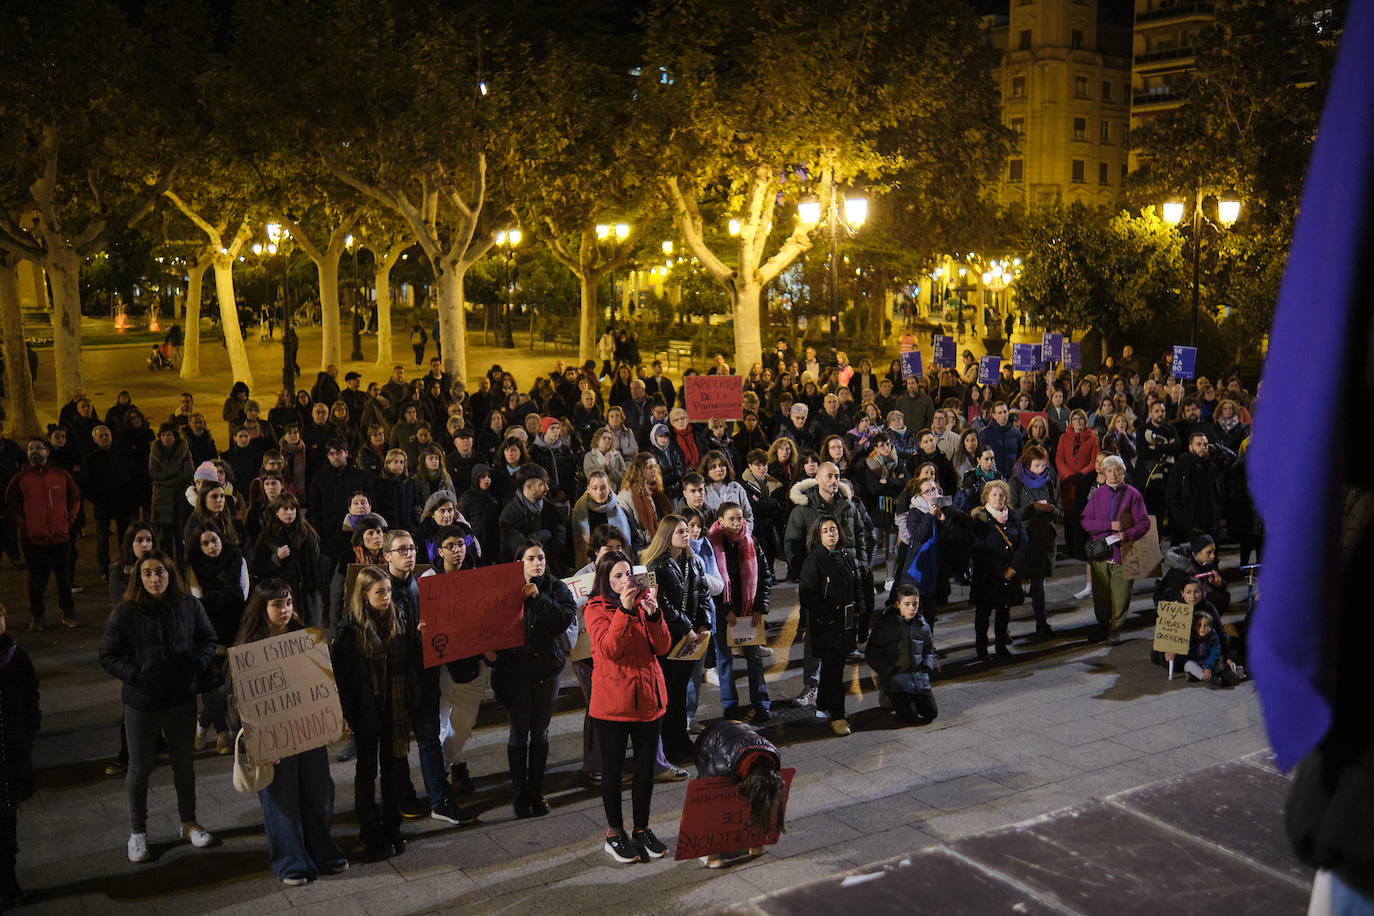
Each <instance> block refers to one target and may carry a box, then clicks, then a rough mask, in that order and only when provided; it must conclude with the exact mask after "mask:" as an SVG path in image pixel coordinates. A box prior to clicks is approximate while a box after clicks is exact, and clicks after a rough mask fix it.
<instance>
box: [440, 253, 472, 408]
mask: <svg viewBox="0 0 1374 916" xmlns="http://www.w3.org/2000/svg"><path fill="white" fill-rule="evenodd" d="M466 273H467V265H466V264H462V263H461V262H459V263H457V264H446V265H444V267H443V269H442V270H439V271H436V274H437V276H436V277H435V279H434V287H435V289H434V301H435V304H436V306H437V308H438V309H439V339H440V340H441V341H442V342H443V348H444V371H445V372H447V373H448V374H449V376H450V377H451V378H453V379H454V380H455V381H460V382H462V383H463V385H464V387H466V386H467V384H468V334H467V320H466V310H465V309H464V299H463V277H464V275H465V274H466Z"/></svg>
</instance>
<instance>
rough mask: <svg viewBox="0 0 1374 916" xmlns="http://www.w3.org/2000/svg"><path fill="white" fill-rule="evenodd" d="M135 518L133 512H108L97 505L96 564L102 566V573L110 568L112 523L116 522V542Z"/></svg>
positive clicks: (116, 542) (117, 542)
mask: <svg viewBox="0 0 1374 916" xmlns="http://www.w3.org/2000/svg"><path fill="white" fill-rule="evenodd" d="M133 520H134V514H133V512H129V511H123V510H121V511H119V512H108V511H106V510H105V509H103V508H101V507H100V506H96V507H95V565H96V566H98V567H100V572H101V575H104V574H105V573H106V572H108V571H109V569H110V523H112V522H113V523H114V538H115V544H116V545H118V544H119V542H120V539H121V538H123V537H124V529H126V528H128V527H129V523H130V522H132V521H133Z"/></svg>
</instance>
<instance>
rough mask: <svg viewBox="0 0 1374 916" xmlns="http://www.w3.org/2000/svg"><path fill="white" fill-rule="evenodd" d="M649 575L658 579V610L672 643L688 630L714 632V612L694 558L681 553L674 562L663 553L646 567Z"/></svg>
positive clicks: (690, 554) (684, 552)
mask: <svg viewBox="0 0 1374 916" xmlns="http://www.w3.org/2000/svg"><path fill="white" fill-rule="evenodd" d="M649 571H650V572H651V573H653V574H654V575H655V576H657V577H658V606H659V608H660V609H661V610H662V611H663V619H664V621H665V622H666V623H667V624H668V633H669V635H671V636H672V637H673V642H674V643H676V642H677V641H678V640H679V639H681V638H682V637H684V636H686V635H687V632H688V631H689V630H702V629H704V630H711V629H714V623H715V613H714V608H713V607H712V604H711V596H710V593H709V592H707V590H706V578H705V576H704V575H703V574H702V568H701V561H700V560H699V559H697V557H696V554H694V553H692V551H691V550H684V551H683V552H682V557H681V558H680V559H679V560H676V561H675V560H673V559H672V558H671V557H669V556H668V554H666V553H665V554H663V556H661V557H658V558H657V559H655V560H654V561H653V562H652V563H650V564H649Z"/></svg>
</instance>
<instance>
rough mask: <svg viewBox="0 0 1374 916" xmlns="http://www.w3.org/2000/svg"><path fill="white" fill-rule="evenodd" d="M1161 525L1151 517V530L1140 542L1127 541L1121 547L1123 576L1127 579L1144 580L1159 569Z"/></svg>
mask: <svg viewBox="0 0 1374 916" xmlns="http://www.w3.org/2000/svg"><path fill="white" fill-rule="evenodd" d="M1160 560H1161V554H1160V551H1159V525H1158V524H1157V523H1156V522H1155V517H1154V516H1153V515H1152V516H1150V530H1149V531H1146V532H1145V534H1143V535H1142V536H1141V537H1140V539H1139V540H1136V541H1127V542H1125V543H1123V544H1122V545H1121V574H1122V575H1123V576H1125V577H1126V578H1127V579H1144V578H1145V577H1147V576H1153V575H1154V574H1155V571H1156V570H1157V569H1158V568H1159V563H1160Z"/></svg>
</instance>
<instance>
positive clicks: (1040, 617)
mask: <svg viewBox="0 0 1374 916" xmlns="http://www.w3.org/2000/svg"><path fill="white" fill-rule="evenodd" d="M1030 599H1031V612H1032V613H1034V614H1035V627H1036V629H1043V628H1045V627H1047V626H1049V625H1050V621H1049V619H1048V618H1047V617H1046V616H1045V580H1044V579H1038V578H1037V579H1032V580H1030Z"/></svg>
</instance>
